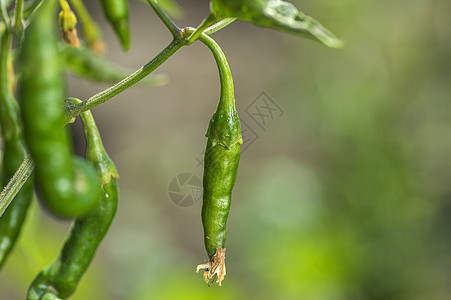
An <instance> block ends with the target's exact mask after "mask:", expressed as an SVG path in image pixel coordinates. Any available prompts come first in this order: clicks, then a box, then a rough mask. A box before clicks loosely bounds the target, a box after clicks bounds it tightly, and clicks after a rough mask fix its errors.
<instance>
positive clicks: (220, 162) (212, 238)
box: [197, 34, 243, 285]
mask: <svg viewBox="0 0 451 300" xmlns="http://www.w3.org/2000/svg"><path fill="white" fill-rule="evenodd" d="M199 39H200V40H201V41H202V42H203V43H204V44H206V45H207V46H208V47H209V48H210V50H211V51H212V52H213V55H214V57H215V60H216V63H217V65H218V69H219V74H220V80H221V94H220V99H219V102H218V106H217V108H216V111H215V113H214V114H213V116H212V118H211V120H210V123H209V126H208V130H207V134H206V136H207V138H208V140H207V148H206V150H205V156H204V176H203V187H204V190H203V205H202V224H203V227H204V241H205V248H206V250H207V253H208V256H209V257H210V262H209V263H207V264H203V265H199V266H198V267H197V272H198V271H199V270H200V269H206V271H205V272H204V279H205V281H206V282H208V281H209V280H211V279H213V281H214V280H215V279H216V282H217V283H219V285H221V282H222V280H223V279H224V276H225V274H226V268H225V240H226V235H227V229H226V223H227V217H228V215H229V209H230V204H231V195H232V189H233V186H234V184H235V179H236V175H237V171H238V163H239V160H240V145H241V144H242V143H243V139H242V137H241V125H240V120H239V117H238V114H237V111H236V108H235V98H234V90H233V80H232V75H231V72H230V68H229V66H228V64H227V61H226V58H225V55H224V53H223V52H222V50H221V48H219V46H218V45H217V44H216V43H215V42H214V41H213V40H212V39H211V38H209V37H208V36H206V35H205V34H202V35H201V36H200V38H199Z"/></svg>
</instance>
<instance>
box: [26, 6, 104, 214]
mask: <svg viewBox="0 0 451 300" xmlns="http://www.w3.org/2000/svg"><path fill="white" fill-rule="evenodd" d="M55 8H56V7H55V1H54V0H47V1H45V2H44V3H43V4H42V6H41V8H40V9H39V11H38V12H37V13H36V15H35V18H34V19H33V21H32V23H31V24H30V26H29V27H28V28H27V30H26V32H25V34H26V35H27V38H26V39H25V40H24V42H23V47H22V51H21V56H20V59H19V62H20V67H21V72H22V77H21V79H22V80H21V81H20V82H19V87H18V95H19V98H20V100H21V113H22V121H23V126H24V134H25V141H26V143H27V146H28V149H29V151H30V154H31V156H32V158H33V160H34V162H35V164H36V169H35V170H36V171H35V174H36V183H37V187H38V191H39V192H40V195H41V196H42V197H41V199H42V200H43V203H44V204H45V206H46V207H47V208H48V209H49V210H50V211H51V212H52V213H53V214H55V215H57V216H60V217H75V216H80V215H83V214H85V213H87V212H89V211H91V210H92V209H93V208H95V206H96V205H97V204H98V201H99V193H100V188H99V186H100V184H99V178H98V176H97V174H96V172H95V170H94V168H93V167H92V166H91V165H89V164H88V163H87V162H85V161H84V160H83V159H81V158H79V157H74V156H73V153H72V145H71V141H70V138H69V133H68V132H67V128H64V120H65V119H64V91H63V84H64V83H63V74H62V67H61V64H60V59H59V55H58V48H57V41H58V38H57V28H56V25H57V23H56V20H55V14H56V10H55Z"/></svg>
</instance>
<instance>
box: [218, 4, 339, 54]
mask: <svg viewBox="0 0 451 300" xmlns="http://www.w3.org/2000/svg"><path fill="white" fill-rule="evenodd" d="M210 10H211V13H212V14H213V15H214V16H215V17H216V18H217V19H218V20H221V19H224V18H228V17H234V18H238V19H240V20H242V21H246V22H251V23H253V24H255V25H258V26H262V27H269V28H273V29H276V30H279V31H285V32H289V33H293V34H297V35H302V36H305V37H309V38H312V39H315V40H317V41H320V42H321V43H323V44H324V45H326V46H328V47H331V48H341V47H343V42H342V41H341V40H339V39H338V38H337V37H336V36H335V35H334V34H333V33H332V32H330V31H329V30H327V29H326V28H325V27H324V26H323V25H321V24H320V23H319V22H318V21H316V20H315V19H313V18H312V17H310V16H307V15H305V14H303V13H302V12H300V11H298V9H297V8H296V7H295V6H294V5H293V4H291V3H288V2H286V1H281V0H245V1H238V0H211V1H210Z"/></svg>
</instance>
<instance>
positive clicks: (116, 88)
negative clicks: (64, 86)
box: [66, 39, 183, 120]
mask: <svg viewBox="0 0 451 300" xmlns="http://www.w3.org/2000/svg"><path fill="white" fill-rule="evenodd" d="M182 46H183V45H182V44H181V43H180V42H179V41H177V40H175V39H174V40H173V41H172V42H171V43H170V44H169V45H168V46H167V47H166V48H165V49H164V50H163V51H161V52H160V53H159V54H158V55H157V56H156V57H155V58H154V59H152V60H151V61H150V62H148V63H147V64H145V65H144V66H143V67H141V68H140V69H138V70H137V71H136V72H134V73H133V74H131V75H130V76H128V77H126V78H124V79H123V80H122V81H120V82H118V83H116V84H115V85H113V86H112V87H110V88H109V89H106V90H104V91H102V92H100V93H98V94H96V95H94V96H92V97H91V98H89V99H88V100H86V101H83V102H81V103H79V104H76V105H73V106H69V107H67V108H66V120H69V119H71V118H73V117H75V116H78V115H79V114H81V113H82V112H84V111H87V110H89V109H92V108H94V107H96V106H98V105H100V104H102V103H104V102H106V101H108V100H109V99H111V98H113V97H114V96H116V95H117V94H119V93H121V92H123V91H125V90H126V89H128V88H129V87H131V86H133V85H134V84H136V83H137V82H138V81H140V80H141V79H143V78H144V77H146V76H147V75H149V74H150V73H152V71H154V70H155V69H156V68H158V67H159V66H160V65H161V64H162V63H163V62H165V61H166V60H167V59H168V58H169V57H171V56H172V55H173V54H174V53H175V52H176V51H177V50H179V49H180V48H181V47H182Z"/></svg>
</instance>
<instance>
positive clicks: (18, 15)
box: [14, 0, 23, 30]
mask: <svg viewBox="0 0 451 300" xmlns="http://www.w3.org/2000/svg"><path fill="white" fill-rule="evenodd" d="M14 28H15V29H16V30H21V29H23V0H16V8H15V15H14Z"/></svg>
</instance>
